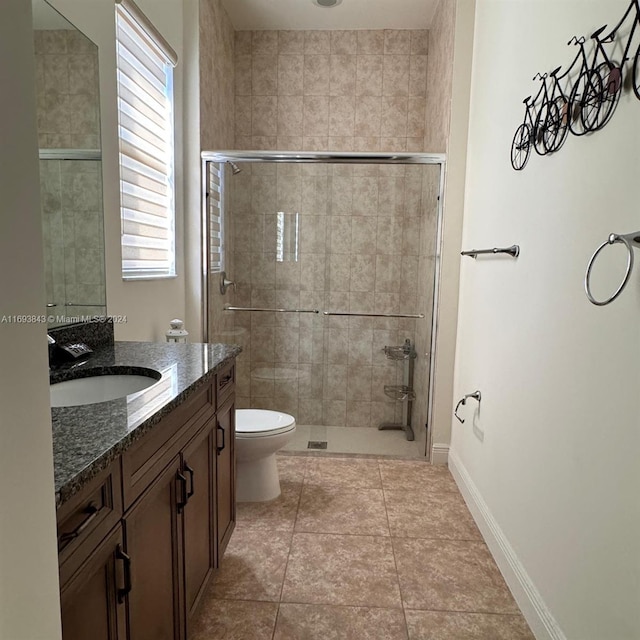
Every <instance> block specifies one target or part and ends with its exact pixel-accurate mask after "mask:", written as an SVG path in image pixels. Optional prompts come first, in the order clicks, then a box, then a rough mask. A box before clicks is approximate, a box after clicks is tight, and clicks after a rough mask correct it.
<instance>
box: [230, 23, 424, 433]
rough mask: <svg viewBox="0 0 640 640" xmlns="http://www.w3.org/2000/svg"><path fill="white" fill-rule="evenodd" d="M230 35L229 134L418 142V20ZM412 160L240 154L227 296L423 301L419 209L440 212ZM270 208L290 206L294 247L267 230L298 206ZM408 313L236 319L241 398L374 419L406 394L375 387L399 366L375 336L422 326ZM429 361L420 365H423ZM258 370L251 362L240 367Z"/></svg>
mask: <svg viewBox="0 0 640 640" xmlns="http://www.w3.org/2000/svg"><path fill="white" fill-rule="evenodd" d="M235 47H236V49H235V86H236V91H235V94H236V113H235V117H236V123H235V134H236V146H237V147H241V148H242V147H244V148H256V149H270V150H274V149H277V148H280V149H292V150H300V149H305V150H310V151H315V150H319V151H326V150H329V149H331V150H335V151H351V150H353V151H378V150H388V151H403V150H407V149H411V150H422V148H423V147H422V142H423V140H424V134H425V121H426V119H427V116H426V103H427V102H426V101H427V80H426V79H427V66H428V64H429V58H428V32H426V31H420V30H408V31H403V30H387V31H277V32H276V31H273V32H259V31H255V32H250V31H249V32H238V33H237V34H236V37H235ZM422 172H423V167H410V168H406V167H404V166H392V165H366V164H363V165H353V166H352V165H332V166H326V165H278V166H277V167H276V166H273V165H272V166H270V165H251V166H249V165H247V166H245V168H243V173H242V174H240V176H238V177H237V182H236V183H234V187H235V185H237V189H235V191H237V193H236V195H235V200H234V202H235V203H236V207H237V214H236V216H235V219H234V221H235V223H236V226H235V230H234V233H233V240H234V243H235V245H236V248H235V252H236V253H235V255H234V259H235V262H236V268H235V270H236V275H235V278H236V280H237V281H238V282H239V283H241V286H240V287H239V291H238V293H237V300H244V301H245V302H244V303H243V304H251V305H254V306H262V307H276V306H277V307H282V308H302V309H320V310H325V309H329V310H333V311H352V312H361V313H374V312H382V313H393V312H398V311H405V312H412V311H417V310H418V307H417V305H419V304H423V305H426V304H427V300H428V296H427V294H426V293H423V292H422V290H421V286H423V285H424V286H425V287H426V288H429V286H430V285H429V282H428V281H429V279H430V277H431V276H430V275H429V273H427V274H426V275H423V274H422V273H421V272H420V270H421V269H422V268H424V269H426V270H429V269H432V268H433V261H432V260H431V261H429V260H428V259H427V257H426V254H427V253H430V252H431V253H432V252H433V243H432V242H429V233H432V230H431V227H430V226H429V225H427V224H426V222H425V216H426V217H428V218H429V220H430V221H431V220H435V218H434V217H433V216H432V215H431V212H430V208H433V206H434V205H433V202H431V203H427V200H430V199H431V198H432V197H435V195H437V192H433V193H432V190H431V187H430V186H429V185H427V184H426V183H425V182H424V181H423V180H422ZM278 211H281V212H284V213H287V214H290V213H298V214H299V216H298V218H297V221H298V222H297V224H298V227H297V242H296V250H295V251H294V252H293V253H286V254H285V259H284V260H283V261H280V262H278V261H277V260H276V249H277V243H278V234H280V233H282V232H283V231H285V230H286V224H287V220H289V219H290V220H293V218H289V217H288V216H285V218H284V220H285V229H281V228H279V226H278V225H279V224H281V223H280V222H279V219H278V217H277V216H276V213H277V212H278ZM287 237H289V238H291V236H287ZM289 242H290V240H289ZM422 255H425V257H424V258H422V257H421V256H422ZM295 256H297V259H295ZM418 291H420V292H421V295H420V297H418V295H417V293H418ZM420 311H422V308H420ZM427 322H428V323H429V325H430V317H429V318H428V319H427V318H425V325H426V324H427ZM410 323H413V324H407V323H406V322H404V321H401V320H398V319H393V318H367V317H350V318H349V317H340V316H332V317H324V316H322V315H315V314H276V313H251V314H245V316H244V317H240V316H238V321H237V325H236V326H238V327H245V328H246V330H247V331H249V333H250V339H249V340H248V343H249V345H250V347H249V349H248V351H247V352H246V353H245V356H246V359H247V368H246V373H245V376H246V381H245V384H244V387H243V389H242V395H241V397H242V398H243V401H245V400H246V401H247V402H248V403H250V406H254V407H264V408H277V409H280V410H285V411H286V410H289V411H291V412H292V413H294V415H296V417H297V419H298V422H299V423H300V424H317V425H338V426H339V425H343V426H344V425H348V426H358V427H370V428H373V427H376V426H377V425H378V424H379V423H380V422H384V421H387V422H393V421H394V420H399V419H400V416H401V406H400V405H399V403H395V402H394V401H392V400H390V399H389V398H388V397H386V396H385V395H384V385H385V384H399V383H401V382H402V369H401V367H399V366H398V365H397V364H396V363H393V362H390V361H388V360H386V358H385V357H384V354H383V353H382V347H383V346H384V345H385V344H399V343H400V342H402V341H403V340H404V338H405V337H407V336H410V337H412V338H413V337H414V336H417V335H418V333H419V331H418V330H419V328H420V327H417V326H416V324H415V321H413V320H412V321H410ZM425 335H426V333H425ZM416 339H417V338H416ZM427 364H428V363H427V362H424V363H422V362H421V363H420V365H419V367H418V366H417V367H416V372H418V371H419V373H417V376H418V375H419V376H420V377H421V380H422V379H423V378H424V376H425V373H428V367H427ZM256 369H258V370H261V371H262V373H261V374H260V375H258V376H256V375H255V374H254V375H251V372H252V371H253V372H255V370H256ZM265 371H270V372H271V378H268V379H265V378H264V373H265ZM260 376H262V377H260ZM423 383H424V380H422V382H421V384H423Z"/></svg>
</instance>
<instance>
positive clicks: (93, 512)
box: [58, 502, 100, 550]
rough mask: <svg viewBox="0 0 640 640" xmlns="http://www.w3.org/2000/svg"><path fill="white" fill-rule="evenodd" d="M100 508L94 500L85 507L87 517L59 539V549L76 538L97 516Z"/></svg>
mask: <svg viewBox="0 0 640 640" xmlns="http://www.w3.org/2000/svg"><path fill="white" fill-rule="evenodd" d="M99 511H100V510H99V509H98V507H97V506H96V505H95V504H94V503H93V502H92V503H90V504H89V505H88V506H87V507H85V509H84V513H86V514H87V517H86V518H85V519H84V520H83V521H82V522H81V523H80V524H79V525H78V526H77V527H76V528H75V529H74V530H73V531H71V532H69V533H63V534H62V535H61V536H60V538H59V540H58V549H59V550H61V549H63V548H64V547H66V546H67V545H68V544H69V543H70V542H71V541H72V540H75V539H76V538H77V537H78V536H79V535H80V534H81V533H82V532H83V531H84V530H85V529H86V528H87V527H88V526H89V525H90V524H91V523H92V522H93V521H94V520H95V518H96V517H97V515H98V512H99Z"/></svg>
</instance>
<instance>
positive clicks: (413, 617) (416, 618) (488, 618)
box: [405, 610, 535, 640]
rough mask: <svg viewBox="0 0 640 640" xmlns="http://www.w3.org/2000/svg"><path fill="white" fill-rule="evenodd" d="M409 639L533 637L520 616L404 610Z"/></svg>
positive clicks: (505, 639) (521, 639)
mask: <svg viewBox="0 0 640 640" xmlns="http://www.w3.org/2000/svg"><path fill="white" fill-rule="evenodd" d="M405 613H406V616H407V626H408V627H409V640H452V639H454V638H455V640H535V638H534V636H533V634H532V633H531V631H530V629H529V627H528V625H527V623H526V621H525V619H524V618H523V617H522V616H520V615H495V614H488V613H452V612H448V611H411V610H407V611H405Z"/></svg>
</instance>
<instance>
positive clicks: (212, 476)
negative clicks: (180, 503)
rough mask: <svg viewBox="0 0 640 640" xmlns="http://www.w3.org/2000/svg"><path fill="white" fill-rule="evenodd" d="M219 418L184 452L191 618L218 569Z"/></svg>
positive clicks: (187, 593) (187, 589)
mask: <svg viewBox="0 0 640 640" xmlns="http://www.w3.org/2000/svg"><path fill="white" fill-rule="evenodd" d="M215 427H216V421H215V419H214V420H211V421H210V422H209V423H208V424H207V426H205V428H204V429H203V430H202V431H200V432H199V433H198V435H196V436H195V438H194V439H193V440H192V441H191V442H190V443H189V444H188V445H187V446H186V447H185V448H184V450H183V452H182V468H183V474H184V476H185V477H186V478H187V480H188V484H187V489H188V490H187V504H186V505H185V507H184V512H183V522H184V575H185V597H186V606H187V619H190V618H191V615H192V613H193V612H194V609H195V607H196V604H197V602H198V599H199V596H200V594H201V593H202V591H203V589H204V587H205V586H206V584H207V582H208V580H209V577H210V576H211V573H212V572H213V570H214V568H215V551H216V546H217V540H216V532H215V490H216V460H215V435H216V428H215Z"/></svg>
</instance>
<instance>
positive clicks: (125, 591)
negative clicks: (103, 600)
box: [116, 545, 132, 604]
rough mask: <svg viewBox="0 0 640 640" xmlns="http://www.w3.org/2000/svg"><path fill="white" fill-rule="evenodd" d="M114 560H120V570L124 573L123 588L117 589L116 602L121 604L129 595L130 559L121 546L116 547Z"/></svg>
mask: <svg viewBox="0 0 640 640" xmlns="http://www.w3.org/2000/svg"><path fill="white" fill-rule="evenodd" d="M116 558H117V559H118V560H122V568H123V573H124V587H123V588H122V589H118V602H119V603H120V604H122V603H123V602H124V599H125V597H126V596H128V595H129V594H130V593H131V587H132V584H131V557H130V556H128V555H127V554H126V553H125V552H124V551H123V550H122V545H118V546H117V547H116Z"/></svg>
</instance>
